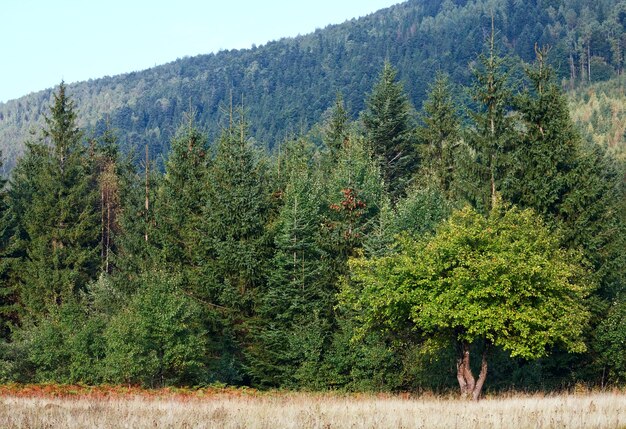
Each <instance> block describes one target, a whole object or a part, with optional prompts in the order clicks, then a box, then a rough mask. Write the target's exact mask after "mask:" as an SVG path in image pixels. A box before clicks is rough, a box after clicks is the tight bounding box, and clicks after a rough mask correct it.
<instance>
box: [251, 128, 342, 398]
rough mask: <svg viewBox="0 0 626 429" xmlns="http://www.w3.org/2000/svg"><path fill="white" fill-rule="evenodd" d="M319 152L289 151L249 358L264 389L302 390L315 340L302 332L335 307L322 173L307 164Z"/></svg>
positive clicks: (301, 145) (294, 145) (304, 145)
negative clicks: (324, 242)
mask: <svg viewBox="0 0 626 429" xmlns="http://www.w3.org/2000/svg"><path fill="white" fill-rule="evenodd" d="M313 150H314V148H313V147H312V145H311V144H310V143H308V142H306V141H305V140H303V139H299V140H297V141H294V142H290V143H289V144H288V145H287V147H286V148H285V155H286V156H287V157H288V158H289V160H288V162H286V165H287V166H289V169H288V170H287V171H285V172H284V174H287V175H288V177H289V179H288V181H287V185H286V187H285V189H284V191H283V192H282V193H281V202H282V206H281V208H280V210H279V212H278V216H277V218H276V220H275V221H274V222H273V223H272V225H273V235H274V237H275V238H274V248H275V252H274V255H273V256H272V258H271V262H270V266H271V269H270V271H269V274H268V276H267V285H266V286H265V287H264V289H263V290H262V292H261V293H260V294H259V296H258V305H257V315H258V318H257V324H256V333H255V335H254V337H255V346H254V347H253V348H252V349H251V352H250V353H249V358H250V361H251V365H250V371H251V372H252V374H253V377H254V379H255V382H256V383H259V384H261V385H270V386H296V385H297V384H298V379H299V378H301V377H300V371H301V370H302V365H303V364H304V363H305V362H306V360H307V357H308V354H307V351H308V352H310V351H311V347H308V346H304V347H303V345H304V344H303V342H304V340H305V339H306V338H312V336H311V335H309V334H311V332H308V333H306V335H304V336H303V334H305V333H304V332H303V331H302V326H310V325H311V324H312V323H314V322H315V321H318V320H320V319H323V320H328V319H329V317H330V313H332V308H333V305H334V303H335V301H334V289H333V288H332V285H330V284H329V283H328V282H327V281H326V280H327V279H326V277H325V276H324V273H325V268H326V267H325V264H324V262H325V260H324V253H323V252H322V251H321V248H320V223H321V219H322V217H321V212H322V204H321V203H320V201H321V199H322V186H321V178H320V171H319V170H316V169H315V167H314V166H312V165H311V164H310V162H307V161H309V160H310V159H311V158H312V155H313ZM303 154H305V156H306V157H307V158H308V159H307V160H305V159H303V157H302V155H303ZM301 161H305V162H301ZM313 348H315V347H313Z"/></svg>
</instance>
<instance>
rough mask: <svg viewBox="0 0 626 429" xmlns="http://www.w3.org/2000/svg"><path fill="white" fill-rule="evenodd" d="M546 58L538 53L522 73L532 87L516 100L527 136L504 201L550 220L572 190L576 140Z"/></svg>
mask: <svg viewBox="0 0 626 429" xmlns="http://www.w3.org/2000/svg"><path fill="white" fill-rule="evenodd" d="M546 54H547V52H546V50H543V51H539V50H538V51H537V62H536V64H535V65H534V66H533V67H532V68H527V70H526V74H527V76H528V78H529V80H530V86H529V87H527V88H526V89H525V90H524V91H523V92H522V93H521V94H520V95H519V96H518V98H517V100H516V107H517V109H518V111H519V113H520V115H521V120H522V123H523V124H524V127H525V133H524V134H523V136H522V137H521V139H522V141H521V142H520V144H518V145H517V146H516V147H515V149H514V151H513V157H514V158H515V162H514V163H513V165H512V168H511V173H510V176H509V180H508V182H507V186H506V187H504V189H503V195H504V196H505V197H506V198H507V199H509V200H510V201H512V202H514V203H515V204H518V205H520V206H521V207H529V208H532V209H533V210H535V211H536V212H537V213H539V214H541V215H542V216H544V218H545V219H552V218H554V217H556V216H558V215H559V211H560V207H561V205H562V204H563V200H564V199H565V198H566V196H567V194H568V193H569V192H570V191H571V189H572V187H575V186H576V183H575V182H573V181H572V179H571V176H572V170H573V169H574V168H575V165H576V157H577V153H576V152H577V150H578V147H579V145H580V138H579V136H578V134H577V132H576V130H575V129H574V125H573V123H572V121H571V119H570V117H569V112H568V109H567V103H566V100H565V96H564V95H563V91H562V90H561V88H560V87H559V86H558V85H557V84H556V82H555V81H554V76H553V70H552V69H551V68H550V67H549V66H548V65H546V62H545V61H546V58H545V56H546Z"/></svg>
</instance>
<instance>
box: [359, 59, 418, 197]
mask: <svg viewBox="0 0 626 429" xmlns="http://www.w3.org/2000/svg"><path fill="white" fill-rule="evenodd" d="M366 105H367V109H366V110H365V112H364V113H363V125H364V126H365V131H366V136H367V140H368V142H369V143H370V145H371V147H372V149H373V151H374V155H375V156H376V157H377V158H378V159H379V161H380V166H381V171H382V174H383V178H384V180H385V186H386V187H387V190H388V191H389V192H390V193H391V195H392V196H393V197H394V199H397V198H399V197H401V196H402V195H403V194H404V191H405V189H406V187H407V185H408V184H409V182H410V179H411V177H412V174H413V170H414V168H415V165H416V161H417V159H416V154H415V148H414V147H413V136H412V124H411V111H412V107H411V104H410V102H409V99H408V97H407V95H406V93H405V92H404V89H403V86H402V84H401V83H400V82H398V81H397V71H396V70H395V69H394V68H393V67H392V65H391V64H390V63H389V62H385V64H384V66H383V70H382V72H381V74H380V77H379V79H378V82H377V83H376V84H375V85H374V88H373V89H372V92H371V94H370V95H369V97H368V98H367V100H366Z"/></svg>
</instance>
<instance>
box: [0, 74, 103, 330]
mask: <svg viewBox="0 0 626 429" xmlns="http://www.w3.org/2000/svg"><path fill="white" fill-rule="evenodd" d="M43 140H44V141H43V142H41V143H36V144H30V145H29V146H28V148H27V153H26V155H25V157H24V158H23V159H22V160H20V161H19V162H18V165H17V167H16V169H15V172H14V174H13V176H12V179H11V190H10V192H9V206H10V211H12V212H13V216H14V219H15V225H14V226H13V235H12V237H11V241H12V242H11V250H12V253H13V255H14V256H15V257H18V258H19V266H18V265H16V266H15V267H14V269H15V270H16V276H15V277H16V278H17V279H18V291H17V292H18V295H19V303H20V306H21V307H22V309H23V310H24V311H25V315H26V316H28V317H29V318H36V317H38V316H39V315H41V314H43V313H45V312H46V308H49V306H51V305H52V306H56V305H60V304H61V303H62V302H63V301H65V300H67V299H69V298H70V297H72V296H73V295H74V294H76V293H77V292H78V291H79V290H81V289H82V288H84V287H85V286H86V284H87V283H88V282H89V281H90V280H92V279H94V278H95V276H96V274H97V273H98V271H99V267H100V263H99V262H100V260H99V244H100V243H99V241H100V240H99V238H100V236H99V229H100V228H99V226H100V225H99V221H98V220H99V210H98V209H97V191H96V189H97V187H96V185H95V179H94V175H93V174H92V173H93V169H92V166H91V165H90V158H89V156H88V153H87V151H86V150H85V146H84V145H83V142H82V133H81V131H80V130H79V129H78V127H77V124H76V112H75V108H74V103H73V102H72V101H71V100H70V99H69V97H68V96H67V94H66V87H65V85H64V84H63V83H61V85H60V87H59V90H58V92H57V93H55V94H54V102H53V104H52V106H51V108H50V116H47V117H46V127H45V128H44V130H43Z"/></svg>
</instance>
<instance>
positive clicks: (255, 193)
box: [200, 114, 269, 383]
mask: <svg viewBox="0 0 626 429" xmlns="http://www.w3.org/2000/svg"><path fill="white" fill-rule="evenodd" d="M242 115H243V114H240V119H239V123H238V126H235V125H234V121H232V120H231V122H230V125H229V127H228V128H227V129H225V130H224V131H223V133H222V135H221V137H220V139H219V141H218V142H217V145H216V149H215V157H214V159H213V162H212V164H211V166H210V168H209V171H208V176H207V182H206V183H207V193H208V197H207V204H206V206H205V208H204V214H203V217H202V224H201V226H200V230H201V231H202V234H203V238H202V246H203V247H204V249H203V252H204V253H203V254H205V255H207V257H206V260H205V261H203V265H202V267H201V268H202V270H203V276H204V277H205V282H206V283H205V284H206V288H205V291H204V293H205V296H204V302H205V305H206V306H208V308H210V309H211V313H212V315H213V320H214V321H215V324H214V328H213V329H217V332H215V335H216V336H217V337H218V338H219V339H220V344H218V345H217V347H218V348H219V358H220V359H219V362H217V363H216V368H215V370H216V377H217V378H218V379H221V380H222V381H225V382H229V383H240V382H242V380H243V378H242V377H243V376H244V375H243V370H242V365H243V361H244V352H245V349H246V348H247V347H248V345H249V343H250V341H251V340H252V339H251V338H250V337H249V332H248V328H247V325H248V323H249V321H250V318H251V317H252V316H253V308H254V303H255V296H256V294H257V292H258V288H259V287H260V286H261V285H262V283H263V279H264V275H265V268H266V267H265V263H266V261H267V257H268V256H267V243H266V234H265V224H266V221H267V217H268V213H269V211H268V208H269V204H268V198H269V192H268V187H267V183H266V182H267V174H266V168H265V163H264V162H262V159H261V158H260V155H259V153H258V151H256V150H255V149H254V148H253V147H252V145H251V142H250V141H249V140H248V138H247V131H246V124H245V121H244V119H243V117H242Z"/></svg>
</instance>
